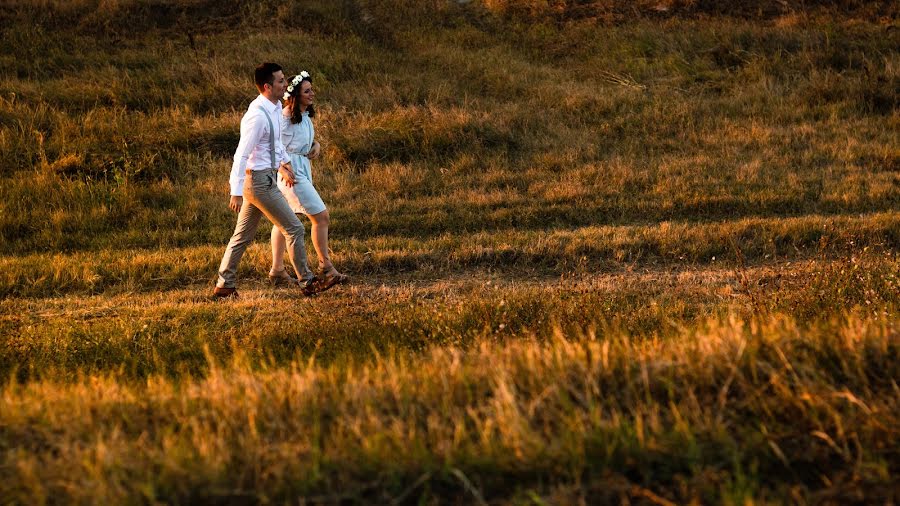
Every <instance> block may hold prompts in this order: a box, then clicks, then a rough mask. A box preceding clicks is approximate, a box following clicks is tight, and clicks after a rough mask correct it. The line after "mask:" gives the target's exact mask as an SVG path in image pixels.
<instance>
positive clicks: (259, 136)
mask: <svg viewBox="0 0 900 506" xmlns="http://www.w3.org/2000/svg"><path fill="white" fill-rule="evenodd" d="M260 106H262V109H263V110H265V114H267V115H268V116H269V119H271V120H272V128H273V129H274V130H275V131H274V132H270V131H269V122H268V121H266V118H265V116H263V114H264V113H263V111H261V110H260ZM271 135H274V136H275V159H276V162H275V166H276V167H278V166H279V165H281V164H282V163H287V162H289V161H290V158H289V157H288V154H287V152H286V151H285V149H284V145H283V144H282V143H281V101H280V100H279V101H278V103H276V104H273V103H272V102H271V101H270V100H269V99H267V98H266V97H264V96H262V95H260V96H258V97H256V100H254V101H253V102H250V106H249V107H248V108H247V112H246V113H244V117H243V118H241V140H240V142H239V143H238V147H237V150H236V151H235V152H234V163H233V164H232V166H231V178H230V180H229V181H230V183H231V194H232V195H234V196H237V197H242V196H243V195H244V177H245V176H246V172H245V171H246V169H250V170H263V169H269V168H271V167H272V159H271V158H270V156H269V148H270V140H269V139H270V136H271Z"/></svg>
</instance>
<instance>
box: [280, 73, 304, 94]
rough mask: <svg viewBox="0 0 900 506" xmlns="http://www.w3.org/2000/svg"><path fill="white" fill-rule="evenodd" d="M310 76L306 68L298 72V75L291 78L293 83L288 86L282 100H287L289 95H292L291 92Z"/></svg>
mask: <svg viewBox="0 0 900 506" xmlns="http://www.w3.org/2000/svg"><path fill="white" fill-rule="evenodd" d="M308 78H309V72H307V71H305V70H304V71H302V72H300V73H299V74H297V75H296V76H294V78H293V79H291V84H289V85H288V87H287V91H286V92H284V97H282V98H281V99H282V100H287V99H288V97H290V96H291V93H292V92H293V91H294V88H296V87H297V86H299V85H300V83H301V82H303V80H304V79H308Z"/></svg>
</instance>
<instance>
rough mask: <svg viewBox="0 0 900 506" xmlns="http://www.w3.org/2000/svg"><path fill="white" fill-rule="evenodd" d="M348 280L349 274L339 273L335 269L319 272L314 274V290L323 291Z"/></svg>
mask: <svg viewBox="0 0 900 506" xmlns="http://www.w3.org/2000/svg"><path fill="white" fill-rule="evenodd" d="M349 281H350V276H348V275H346V274H341V273H340V272H338V271H337V270H332V271H331V272H330V273H328V274H319V275H318V276H316V282H317V283H316V290H317V291H319V292H324V291H325V290H328V289H329V288H332V287H333V286H335V285H343V284H344V283H348V282H349Z"/></svg>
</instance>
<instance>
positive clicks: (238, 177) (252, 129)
mask: <svg viewBox="0 0 900 506" xmlns="http://www.w3.org/2000/svg"><path fill="white" fill-rule="evenodd" d="M262 127H263V126H262V121H260V117H259V113H257V112H255V111H248V112H247V114H245V115H244V117H243V119H241V140H240V142H238V147H237V150H235V152H234V162H233V163H232V165H231V177H230V178H229V182H230V183H231V195H232V197H242V196H243V195H244V177H245V176H246V173H245V171H246V170H247V160H248V159H249V158H250V153H252V152H253V147H254V146H256V145H257V144H259V140H260V138H261V137H262V134H263V128H262ZM233 200H234V199H232V201H233ZM232 203H233V202H232ZM229 207H231V206H230V205H229ZM238 208H239V209H240V205H238Z"/></svg>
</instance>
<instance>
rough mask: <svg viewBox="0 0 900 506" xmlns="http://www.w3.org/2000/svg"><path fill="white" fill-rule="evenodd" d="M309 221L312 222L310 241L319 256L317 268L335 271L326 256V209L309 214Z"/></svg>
mask: <svg viewBox="0 0 900 506" xmlns="http://www.w3.org/2000/svg"><path fill="white" fill-rule="evenodd" d="M309 221H311V222H312V243H313V246H315V248H316V255H317V256H318V257H319V269H320V270H321V271H322V272H325V273H331V272H337V269H335V268H334V264H332V263H331V258H330V257H329V256H328V222H329V217H328V209H326V210H324V211H322V212H321V213H318V214H311V215H309Z"/></svg>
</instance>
